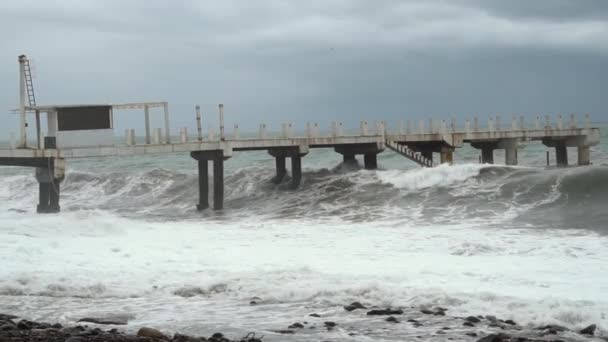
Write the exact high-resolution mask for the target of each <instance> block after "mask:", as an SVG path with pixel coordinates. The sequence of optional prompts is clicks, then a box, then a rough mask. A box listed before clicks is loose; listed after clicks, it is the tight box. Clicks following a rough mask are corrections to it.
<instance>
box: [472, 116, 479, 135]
mask: <svg viewBox="0 0 608 342" xmlns="http://www.w3.org/2000/svg"><path fill="white" fill-rule="evenodd" d="M473 130H474V131H475V132H479V119H477V116H475V117H474V118H473Z"/></svg>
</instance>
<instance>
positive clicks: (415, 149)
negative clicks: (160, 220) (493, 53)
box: [0, 102, 600, 213]
mask: <svg viewBox="0 0 608 342" xmlns="http://www.w3.org/2000/svg"><path fill="white" fill-rule="evenodd" d="M164 104H165V103H164V102H159V103H146V104H143V106H144V107H145V106H148V107H149V108H152V107H150V106H161V107H162V106H164ZM141 106H142V104H125V105H111V106H110V107H111V109H121V108H126V109H129V108H133V107H136V108H139V107H141ZM54 108H55V107H53V106H51V107H31V109H32V110H35V111H45V110H46V111H49V112H47V114H49V113H50V114H49V115H50V116H51V118H53V117H54V116H53V115H56V113H55V112H53V110H54ZM51 114H52V115H51ZM472 122H474V123H475V124H474V126H475V129H474V130H471V122H467V123H465V130H464V131H456V127H457V126H456V125H455V124H452V125H451V128H449V129H448V128H447V127H445V125H440V126H433V127H432V128H431V129H430V130H429V129H425V128H424V126H423V125H421V127H422V128H421V129H418V130H412V129H411V127H410V128H409V129H407V130H406V132H404V131H403V130H400V131H399V132H398V133H396V132H390V131H388V130H387V129H386V127H387V126H385V125H384V124H383V125H381V126H380V129H378V128H377V129H376V132H375V133H374V132H371V131H370V130H369V129H368V127H367V125H366V124H365V122H363V123H361V133H360V134H354V135H344V132H343V130H342V128H341V127H342V126H341V125H340V126H338V125H334V127H333V128H334V129H332V131H331V134H330V135H322V133H321V132H322V130H321V129H320V128H319V126H318V124H316V123H314V124H309V125H308V126H307V130H306V133H305V134H306V135H305V136H293V134H294V130H293V128H289V129H285V130H284V131H283V132H282V134H281V135H280V136H277V137H272V136H270V133H269V132H268V131H266V129H264V130H263V132H262V133H261V134H259V136H258V137H256V138H240V137H239V135H238V134H236V133H235V134H234V136H233V137H229V136H228V135H225V136H224V137H223V139H222V137H217V136H214V135H213V134H209V138H207V139H202V138H201V139H195V140H189V139H187V135H186V134H182V139H181V140H180V141H179V142H170V141H168V139H164V140H166V141H161V140H162V139H161V138H160V136H161V134H158V136H159V139H153V140H154V142H153V143H151V144H149V143H147V140H142V141H144V143H136V140H135V139H129V140H128V143H125V144H124V145H120V144H119V145H117V144H112V145H108V146H90V145H87V144H86V143H87V142H85V144H84V145H82V146H80V145H65V146H62V141H61V139H58V140H57V141H56V142H57V145H55V144H54V141H53V139H54V137H45V144H44V148H39V147H38V148H19V147H17V148H15V147H14V146H19V145H13V147H11V148H8V149H0V165H16V166H27V167H33V168H35V169H36V170H37V171H36V172H37V174H36V176H37V179H38V181H39V186H38V191H39V201H38V202H39V203H38V206H37V210H38V212H41V213H43V212H57V211H59V209H60V206H59V197H60V183H61V180H62V179H63V174H64V169H65V165H64V160H65V159H66V158H84V157H100V156H134V155H143V154H153V153H184V152H189V153H190V155H191V157H192V158H194V159H195V160H197V164H198V182H199V187H198V188H199V189H198V190H199V196H198V197H199V198H198V204H197V209H198V210H205V209H207V208H209V207H210V206H211V207H212V208H213V209H216V210H220V209H222V208H223V207H224V186H225V184H224V182H225V180H224V161H225V160H227V159H228V158H230V157H231V156H232V155H233V153H234V152H239V151H240V152H246V151H267V152H268V153H269V154H270V155H272V156H273V159H274V166H275V171H276V174H275V175H274V177H273V178H272V181H273V182H274V183H277V184H278V183H282V182H283V181H284V180H285V176H286V175H287V165H286V164H287V158H289V159H290V164H291V167H290V172H291V179H290V184H289V188H291V189H296V188H298V187H299V186H300V184H301V181H302V157H304V156H305V155H306V154H307V153H308V152H309V149H311V148H333V149H334V151H336V152H337V153H340V154H342V160H343V162H344V164H347V165H355V164H356V163H357V159H356V156H362V157H363V158H362V159H363V161H364V167H365V168H366V169H372V170H373V169H376V168H378V166H379V165H378V154H379V153H382V152H383V151H384V150H385V149H386V148H387V146H388V148H389V149H391V150H392V151H394V152H396V153H398V154H400V155H401V156H403V157H404V158H406V159H409V160H410V161H411V162H414V163H417V164H419V165H420V166H423V167H433V166H435V165H437V164H435V163H433V162H432V159H433V157H434V154H435V153H438V154H439V160H440V162H441V163H450V164H451V163H452V161H453V158H454V153H455V151H456V150H457V149H458V148H461V147H463V146H464V145H465V144H467V143H468V144H470V145H471V146H472V147H474V148H476V149H479V150H480V151H481V161H482V162H483V163H494V162H495V160H494V150H497V149H503V150H505V164H507V165H517V164H518V148H519V144H520V143H521V142H526V143H529V142H533V141H542V143H543V144H545V145H546V146H548V147H550V148H555V149H556V155H557V162H558V165H560V166H565V165H567V164H568V155H567V154H568V151H567V147H576V148H577V149H578V164H579V165H589V164H590V163H591V156H590V147H591V146H595V145H597V144H598V143H599V142H600V132H599V129H597V128H591V127H590V126H589V125H588V124H586V125H585V128H576V126H575V125H574V124H572V125H570V126H569V127H567V128H564V127H562V128H552V127H550V126H549V125H546V126H545V127H544V128H541V127H540V124H539V123H537V125H535V126H534V127H537V126H538V127H537V128H526V127H525V126H524V124H520V126H521V127H520V126H517V127H515V128H516V129H511V130H504V129H502V130H497V129H496V128H495V127H494V126H493V122H490V124H489V126H488V128H487V129H485V130H484V129H483V128H480V127H479V122H478V120H477V119H476V118H475V120H474V121H472ZM262 126H263V127H267V126H266V125H265V124H263V125H262ZM512 126H513V125H512ZM503 128H504V127H503ZM414 131H415V132H414ZM129 132H133V130H132V129H129ZM182 132H183V133H185V132H186V130H185V129H183V130H182ZM163 133H165V134H166V131H165V132H163ZM65 134H69V133H65ZM146 134H147V133H146ZM132 135H133V134H132ZM183 136H185V137H183ZM47 138H48V139H47ZM47 140H48V144H47ZM209 162H212V163H213V166H212V167H213V189H210V184H209V177H210V176H211V175H210V174H209V167H210V165H209ZM47 170H52V171H47ZM210 190H213V196H212V201H213V203H211V202H210V201H211V200H210V199H209V197H211V196H210V194H209V192H210Z"/></svg>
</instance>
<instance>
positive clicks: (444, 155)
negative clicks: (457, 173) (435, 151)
mask: <svg viewBox="0 0 608 342" xmlns="http://www.w3.org/2000/svg"><path fill="white" fill-rule="evenodd" d="M440 158H441V159H440V161H441V164H446V163H447V164H452V162H453V161H454V152H453V151H451V150H449V151H441V152H440Z"/></svg>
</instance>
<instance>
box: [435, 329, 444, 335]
mask: <svg viewBox="0 0 608 342" xmlns="http://www.w3.org/2000/svg"><path fill="white" fill-rule="evenodd" d="M435 334H437V335H445V334H447V333H446V332H445V331H443V330H437V331H435Z"/></svg>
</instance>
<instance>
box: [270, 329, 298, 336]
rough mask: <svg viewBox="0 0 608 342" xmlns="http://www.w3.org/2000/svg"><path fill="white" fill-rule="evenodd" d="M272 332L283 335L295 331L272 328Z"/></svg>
mask: <svg viewBox="0 0 608 342" xmlns="http://www.w3.org/2000/svg"><path fill="white" fill-rule="evenodd" d="M273 332H275V333H277V334H283V335H288V334H295V333H296V332H295V331H293V330H273Z"/></svg>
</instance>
